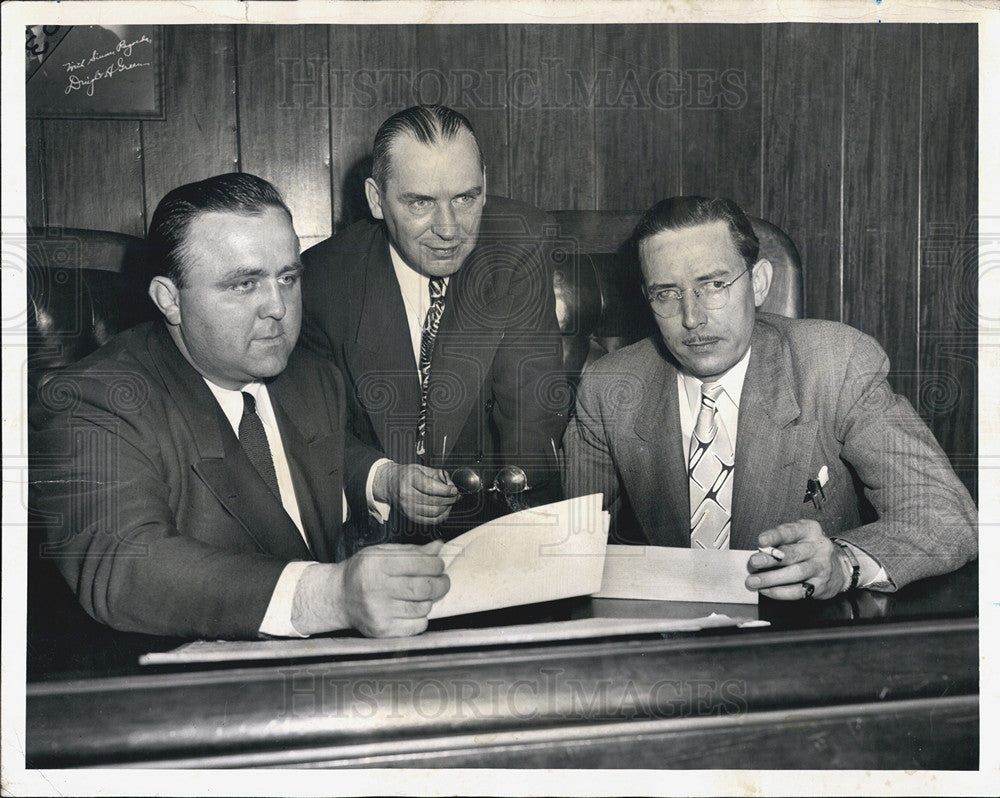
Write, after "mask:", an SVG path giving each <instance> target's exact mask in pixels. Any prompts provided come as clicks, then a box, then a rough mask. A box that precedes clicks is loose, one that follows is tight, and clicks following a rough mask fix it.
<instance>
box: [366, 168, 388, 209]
mask: <svg viewBox="0 0 1000 798" xmlns="http://www.w3.org/2000/svg"><path fill="white" fill-rule="evenodd" d="M365 199H367V200H368V210H370V211H371V212H372V216H374V217H375V218H376V219H384V218H385V214H383V213H382V191H381V190H380V189H379V187H378V183H376V182H375V178H374V177H369V178H368V179H367V180H365Z"/></svg>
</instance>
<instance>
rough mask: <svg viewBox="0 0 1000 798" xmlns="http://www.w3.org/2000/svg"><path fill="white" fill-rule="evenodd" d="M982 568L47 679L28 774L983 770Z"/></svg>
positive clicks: (486, 617) (565, 609)
mask: <svg viewBox="0 0 1000 798" xmlns="http://www.w3.org/2000/svg"><path fill="white" fill-rule="evenodd" d="M976 566H977V564H976V563H972V564H970V565H969V566H966V568H963V569H962V570H961V571H959V572H957V573H955V574H952V575H949V576H947V577H939V578H936V579H932V580H926V581H925V582H923V583H918V584H916V585H912V586H910V587H909V588H907V589H905V590H903V591H900V593H898V594H895V595H891V596H876V595H875V594H868V593H867V592H865V591H860V592H859V593H857V594H855V595H854V596H851V597H850V599H849V600H848V598H847V597H842V598H840V599H838V600H836V601H832V602H805V601H804V602H796V603H794V604H779V603H777V602H766V601H765V602H762V604H761V607H760V613H761V616H762V617H764V618H767V619H769V620H771V621H772V623H773V626H772V627H771V628H765V629H752V630H728V631H711V632H704V633H698V634H695V635H678V636H667V637H664V636H662V635H648V636H642V637H639V638H635V639H612V640H608V639H605V640H589V641H583V642H567V643H550V644H532V645H523V646H507V647H503V648H490V649H478V650H477V649H462V650H455V651H449V652H446V653H442V652H433V653H419V652H417V653H411V654H406V655H386V656H381V657H359V658H350V659H342V660H338V661H298V662H290V661H289V662H281V663H277V664H274V663H272V664H267V665H257V666H254V665H249V666H247V665H244V666H240V667H217V668H212V669H208V668H204V667H201V668H198V669H190V668H172V669H161V670H160V671H158V672H151V673H138V672H137V671H136V668H135V667H134V666H130V667H123V669H122V670H121V674H122V675H118V676H112V677H109V678H60V677H59V674H53V673H49V674H47V676H48V678H47V679H46V680H38V681H33V682H31V683H29V685H28V688H27V750H28V756H27V761H28V766H29V767H63V766H88V765H118V766H122V765H124V766H128V765H141V766H156V767H210V766H217V767H252V766H281V767H289V766H312V767H315V766H322V767H364V766H377V767H391V766H408V767H428V766H441V767H528V768H530V767H550V768H551V767H557V768H558V767H574V768H619V767H629V768H862V769H876V768H887V769H900V768H903V769H921V768H928V769H975V768H977V767H978V752H979V743H978V734H979V732H978V726H979V700H978V623H977V619H976V617H975V612H976V606H977V598H976V593H977V584H978V582H977V578H976ZM594 604H595V603H594V602H590V601H589V600H586V599H581V600H573V601H567V602H555V603H553V604H550V605H537V606H535V607H531V608H521V609H519V610H517V611H516V612H513V611H504V612H501V613H484V614H482V615H481V616H477V618H476V619H475V620H476V621H477V622H480V623H483V624H484V625H490V624H495V623H497V622H498V620H503V618H504V617H508V618H511V619H515V618H516V621H517V622H520V623H523V622H525V619H526V616H529V615H530V616H531V617H535V618H537V619H539V620H549V619H560V618H566V617H575V616H579V615H581V614H586V613H588V612H594V611H595V607H594ZM646 606H647V608H651V607H652V606H653V605H650V604H647V605H646ZM596 609H599V607H597V608H596ZM661 609H663V610H664V611H670V610H671V608H669V607H663V608H661ZM673 609H676V608H673ZM866 613H867V614H868V616H869V617H855V618H853V619H851V617H850V616H851V615H854V616H865V614H866ZM872 615H878V616H880V617H879V619H878V620H874V619H873V618H872V617H871V616H872ZM147 642H148V641H147ZM145 650H149V645H148V644H147V645H146V646H145ZM42 675H46V674H38V676H42ZM63 675H64V676H65V674H63Z"/></svg>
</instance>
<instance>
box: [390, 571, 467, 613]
mask: <svg viewBox="0 0 1000 798" xmlns="http://www.w3.org/2000/svg"><path fill="white" fill-rule="evenodd" d="M450 587H451V581H450V580H449V579H448V577H447V576H445V575H444V574H442V575H441V576H405V577H396V578H394V579H391V580H389V581H388V582H387V583H386V592H387V594H388V595H389V597H390V598H393V599H396V600H397V601H398V602H401V603H403V604H426V603H428V602H434V601H437V600H438V599H439V598H442V597H443V596H444V594H445V593H447V592H448V588H450ZM430 611H431V608H430V607H427V608H426V610H425V611H424V612H422V613H418V614H417V615H414V614H412V611H411V610H405V611H404V612H403V614H402V615H400V616H399V617H402V618H414V617H418V616H419V615H426V614H427V613H428V612H430Z"/></svg>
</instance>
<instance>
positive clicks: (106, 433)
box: [31, 322, 345, 638]
mask: <svg viewBox="0 0 1000 798" xmlns="http://www.w3.org/2000/svg"><path fill="white" fill-rule="evenodd" d="M268 392H269V394H270V397H271V404H272V406H273V408H274V414H275V417H276V420H277V423H278V427H279V429H280V431H281V437H282V443H283V445H284V448H285V454H286V457H287V459H288V463H289V466H290V470H291V473H292V480H293V482H294V484H295V494H296V499H297V501H298V505H299V512H300V516H301V519H302V523H303V527H304V529H305V531H306V534H307V536H308V539H309V546H310V548H311V549H312V551H311V552H310V550H309V549H308V548H307V547H306V545H305V544H304V543H303V540H302V536H301V535H300V534H299V531H298V529H297V528H296V526H295V524H294V523H293V522H292V520H291V518H289V516H288V515H287V513H286V512H285V511H284V509H283V507H282V505H281V502H280V501H279V500H278V498H277V497H275V496H274V494H273V493H272V492H271V491H270V490H269V489H268V488H267V486H266V485H265V484H264V482H263V481H262V479H261V478H260V476H259V474H258V473H257V471H256V469H255V468H254V467H253V465H252V464H251V463H250V461H249V459H248V458H247V456H246V455H245V454H244V452H243V449H242V447H241V446H240V443H239V440H238V439H237V437H236V435H235V434H234V433H233V430H232V427H231V426H230V424H229V422H228V421H227V420H226V417H225V415H224V414H223V412H222V409H221V408H220V407H219V404H218V402H217V401H216V400H215V397H214V396H213V395H212V393H211V391H210V390H209V388H208V386H207V385H206V384H205V381H204V380H203V379H202V377H201V376H200V375H199V374H198V372H196V371H195V370H194V368H193V367H192V366H191V365H190V364H189V363H188V362H187V360H185V359H184V357H183V355H181V353H180V351H179V350H178V349H177V347H176V346H175V345H174V343H173V340H172V339H171V338H170V335H169V333H168V332H167V330H166V327H165V325H164V324H163V323H161V322H154V323H147V324H142V325H140V326H138V327H135V328H133V329H131V330H128V331H126V332H124V333H121V334H120V335H118V336H116V337H115V338H114V339H112V340H111V341H110V342H108V344H107V345H106V346H104V347H102V348H101V349H99V350H98V351H97V352H95V353H93V354H92V355H90V356H89V357H87V358H85V359H83V360H81V361H80V362H79V363H77V364H76V365H74V366H72V367H70V368H68V369H66V370H64V371H62V372H60V373H59V374H58V375H57V376H56V377H55V378H54V379H52V380H51V381H50V382H49V383H47V384H46V385H45V386H44V388H43V389H42V390H41V392H40V396H39V398H38V401H37V403H36V404H37V405H38V406H39V408H40V409H41V411H42V412H41V415H43V416H46V418H44V419H43V423H42V425H41V429H40V430H39V431H38V432H36V433H34V434H33V435H32V438H31V456H32V461H31V470H32V474H31V503H32V509H33V510H34V511H35V512H36V513H38V514H39V515H41V516H42V517H44V518H45V526H46V530H45V531H46V538H47V541H48V549H47V551H46V552H45V554H44V556H46V557H47V558H50V559H53V560H54V561H55V563H56V565H57V566H58V567H59V570H60V571H62V574H63V576H64V577H65V579H66V581H67V582H68V583H69V586H70V588H71V589H72V590H73V592H74V593H75V594H76V596H77V597H78V599H79V601H80V603H81V604H82V605H83V607H84V609H85V610H86V611H87V612H88V613H89V614H90V615H92V616H93V617H94V618H96V619H97V620H99V621H102V622H103V623H106V624H108V625H110V626H112V627H114V628H116V629H120V630H124V631H138V632H146V633H149V634H163V635H178V636H185V637H208V638H212V637H256V635H257V630H258V628H259V626H260V623H261V621H262V619H263V617H264V613H265V611H266V609H267V605H268V602H269V601H270V598H271V594H272V592H273V590H274V586H275V583H276V582H277V580H278V577H279V575H280V574H281V571H282V569H283V568H284V567H285V565H286V564H287V563H288V562H290V561H292V560H318V561H321V562H331V561H333V560H335V559H338V558H339V549H340V547H341V540H340V538H341V523H342V518H343V498H342V490H341V480H342V467H343V460H344V407H345V402H344V397H343V386H342V381H341V378H340V375H339V374H338V373H337V371H336V369H335V368H334V367H333V366H332V365H331V364H329V363H324V362H322V361H321V360H320V359H318V358H315V357H312V356H310V355H309V354H308V353H302V352H296V353H293V355H292V357H291V358H290V359H289V362H288V366H287V368H286V369H285V371H284V372H283V373H282V374H280V375H279V376H278V377H276V378H274V379H273V380H271V381H270V382H269V383H268Z"/></svg>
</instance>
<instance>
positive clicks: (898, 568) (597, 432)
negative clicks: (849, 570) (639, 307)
mask: <svg viewBox="0 0 1000 798" xmlns="http://www.w3.org/2000/svg"><path fill="white" fill-rule="evenodd" d="M888 369H889V361H888V358H887V357H886V355H885V353H884V352H883V351H882V349H881V347H880V346H879V345H878V344H877V343H876V342H875V341H874V340H873V339H872V338H870V337H868V336H867V335H864V334H863V333H861V332H859V331H857V330H855V329H853V328H851V327H848V326H846V325H843V324H837V323H834V322H827V321H815V320H793V319H786V318H783V317H781V316H773V315H771V314H767V313H758V315H757V323H756V325H755V327H754V331H753V337H752V339H751V354H750V363H749V366H748V368H747V374H746V380H745V382H744V385H743V393H742V396H741V400H740V409H739V429H738V432H737V440H736V467H735V471H734V484H733V506H732V534H731V545H732V547H733V548H734V549H753V548H756V546H757V535H758V534H759V533H761V532H763V531H764V530H765V529H769V528H771V527H774V526H777V525H778V524H782V523H787V522H791V521H797V520H799V519H800V518H811V519H814V520H816V521H818V522H819V523H820V525H821V526H822V527H823V531H824V532H825V533H826V535H827V536H830V537H833V536H836V537H840V538H843V539H845V540H848V541H850V542H851V543H853V544H855V545H857V546H858V547H859V548H861V549H863V550H865V551H866V552H868V553H869V554H871V555H872V556H873V557H874V558H875V559H877V560H878V561H879V562H880V563H881V564H882V565H883V567H884V568H885V569H886V572H887V573H888V575H889V577H890V578H891V579H892V581H893V582H895V584H896V586H897V587H899V586H901V585H903V584H905V583H907V582H910V581H912V580H914V579H918V578H921V577H924V576H930V575H932V574H937V573H944V572H947V571H950V570H954V569H955V568H958V567H960V566H962V565H963V564H965V563H966V562H968V561H969V560H971V559H973V558H975V556H976V553H977V549H978V545H977V536H976V524H977V513H976V508H975V505H974V504H973V502H972V499H971V498H970V496H969V494H968V491H966V489H965V487H964V486H963V485H962V484H961V482H960V481H959V480H958V478H957V477H956V476H955V474H954V472H953V471H952V469H951V466H950V464H949V463H948V459H947V457H946V456H945V454H944V452H943V451H942V450H941V447H940V446H939V445H938V443H937V441H936V440H935V439H934V436H933V435H932V434H931V432H930V430H928V429H927V426H926V425H925V424H924V423H923V421H922V420H921V419H920V417H919V416H917V414H916V413H915V412H914V410H913V408H912V406H911V405H910V404H909V402H907V400H906V399H904V398H903V397H901V396H897V395H896V394H894V393H893V392H892V389H891V388H890V387H889V384H888V382H887V381H886V374H887V372H888ZM679 413H680V411H679V404H678V397H677V370H676V368H675V367H674V365H673V362H672V360H671V359H670V356H669V354H667V353H666V350H665V348H664V347H663V346H662V342H661V340H660V339H659V338H656V339H653V338H649V339H646V340H644V341H641V342H639V343H637V344H634V345H632V346H629V347H625V348H624V349H620V350H618V351H617V352H615V353H613V354H611V355H608V356H606V357H604V358H601V360H600V361H598V362H597V363H596V364H595V366H594V368H593V369H592V370H590V371H589V372H587V373H585V374H584V376H583V379H582V381H581V383H580V388H579V391H578V399H577V408H576V414H575V417H574V420H573V422H572V423H571V425H570V428H569V430H568V431H567V433H566V455H567V467H568V474H567V482H568V484H567V495H569V496H578V495H585V494H590V493H597V492H603V493H604V496H605V501H606V506H607V507H609V509H611V510H612V513H613V516H614V514H615V513H617V512H618V511H619V510H621V509H622V507H623V505H626V504H627V505H629V506H630V507H631V510H632V511H633V512H634V517H635V519H636V521H637V524H638V527H639V531H640V532H641V536H640V540H642V538H644V540H642V542H646V541H648V542H649V543H651V544H654V545H660V546H689V545H690V509H689V506H688V503H689V502H688V483H687V470H686V465H685V462H686V458H685V455H684V452H683V451H682V445H681V436H680V415H679ZM824 465H825V466H827V468H828V470H829V475H830V479H829V483H828V484H827V485H826V487H825V488H824V490H825V493H826V502H825V504H824V505H823V506H822V509H820V510H817V508H816V507H814V505H813V503H812V502H808V503H805V502H803V499H804V497H805V493H806V482H807V480H809V479H810V478H815V477H816V476H817V475H818V473H819V470H820V469H821V468H822V467H823V466H824ZM869 503H870V504H869ZM866 507H867V509H868V510H869V511H873V512H871V515H873V516H875V517H876V520H872V521H871V523H863V520H867V519H863V510H864V509H865V508H866ZM629 532H630V530H620V531H619V534H620V535H621V536H623V537H628V535H629Z"/></svg>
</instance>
